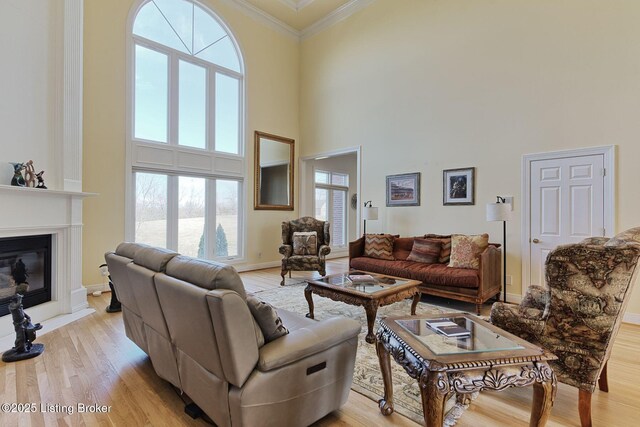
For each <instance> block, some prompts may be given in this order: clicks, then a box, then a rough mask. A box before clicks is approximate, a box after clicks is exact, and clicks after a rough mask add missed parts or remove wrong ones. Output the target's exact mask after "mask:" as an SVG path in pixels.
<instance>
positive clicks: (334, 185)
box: [315, 170, 349, 247]
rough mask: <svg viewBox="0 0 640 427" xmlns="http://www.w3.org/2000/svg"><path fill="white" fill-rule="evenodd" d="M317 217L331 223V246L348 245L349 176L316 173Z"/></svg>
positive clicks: (318, 171)
mask: <svg viewBox="0 0 640 427" xmlns="http://www.w3.org/2000/svg"><path fill="white" fill-rule="evenodd" d="M315 191H316V194H315V217H316V218H317V219H319V220H322V221H329V222H330V223H331V246H334V247H345V246H346V245H347V221H348V219H347V212H348V210H347V193H348V192H349V175H347V174H343V173H337V172H328V171H322V170H316V171H315Z"/></svg>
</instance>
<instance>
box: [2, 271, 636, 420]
mask: <svg viewBox="0 0 640 427" xmlns="http://www.w3.org/2000/svg"><path fill="white" fill-rule="evenodd" d="M345 268H346V260H345V259H337V260H331V261H329V262H328V264H327V272H328V273H334V272H339V271H343V270H344V269H345ZM279 273H280V272H279V269H276V268H273V269H266V270H259V271H251V272H245V273H241V276H242V278H243V281H244V284H245V287H246V289H247V291H248V292H250V293H252V292H257V291H260V290H264V289H270V288H276V287H277V286H279V283H280V275H279ZM316 275H317V273H312V272H311V273H310V272H294V273H293V278H292V279H288V280H290V281H291V282H300V281H302V280H304V279H305V278H308V277H312V276H316ZM109 298H110V294H108V293H105V294H103V295H102V296H100V297H92V296H89V303H90V305H91V306H92V307H94V308H95V309H96V313H94V314H92V315H90V316H87V317H85V318H82V319H80V320H77V321H75V322H73V323H71V324H69V325H67V326H64V327H62V328H59V329H57V330H55V331H52V332H49V333H47V334H45V335H41V336H40V337H38V339H37V342H40V343H43V344H44V345H45V347H46V348H45V352H44V354H43V355H41V356H39V357H37V358H35V359H31V360H27V361H22V362H17V363H8V364H5V363H3V362H0V404H1V403H16V402H19V403H35V404H36V411H35V412H31V413H6V412H2V411H0V426H9V425H11V426H14V425H18V426H78V425H86V426H116V425H119V426H139V425H153V426H205V425H208V424H207V423H206V422H205V421H203V420H192V419H191V418H190V417H189V416H188V415H186V414H185V413H184V403H183V401H182V399H181V397H180V396H179V395H178V394H177V393H176V392H175V391H174V390H173V388H172V387H171V386H170V385H169V384H168V383H167V382H165V381H163V380H161V379H160V378H158V376H157V375H156V374H155V372H154V371H153V368H152V366H151V363H150V361H149V358H148V357H147V356H146V355H145V354H144V353H143V352H142V351H141V350H140V349H139V348H138V347H137V346H136V345H135V344H133V343H132V342H131V341H129V339H128V338H127V337H126V336H125V334H124V326H123V324H122V315H121V314H108V313H106V312H105V311H104V308H105V307H106V306H107V305H108V303H109ZM429 302H430V303H437V304H441V305H443V306H446V307H450V308H457V309H463V310H468V311H472V310H473V309H474V307H473V305H472V304H465V303H458V302H454V301H449V300H445V299H432V298H429ZM489 309H490V305H489V304H487V305H485V307H484V309H483V314H488V312H489ZM28 311H29V310H27V312H28ZM33 320H34V321H38V319H33ZM5 321H6V319H5ZM639 353H640V326H637V325H629V324H623V325H622V327H621V330H620V333H619V334H618V337H617V339H616V343H615V344H614V347H613V352H612V355H611V359H610V361H609V390H610V391H609V393H603V392H600V391H596V392H595V393H594V395H593V401H592V412H593V422H594V425H596V426H632V425H637V423H638V414H640V381H639V380H640V374H638V362H637V360H638V356H637V355H638V354H639ZM392 363H394V362H392ZM531 400H532V393H531V392H530V391H529V390H526V389H509V390H506V391H504V392H501V393H483V394H481V395H480V397H478V399H477V400H476V401H474V402H473V403H472V404H471V406H470V408H469V409H468V410H467V411H466V412H465V413H464V414H463V415H462V418H461V419H460V421H459V422H458V426H460V427H471V426H474V427H476V426H516V425H522V426H526V425H528V419H529V410H530V405H531ZM78 403H83V404H85V405H92V404H97V405H105V406H107V407H110V409H109V411H108V412H107V413H95V412H85V413H78V406H77V404H78ZM41 404H43V405H45V406H43V407H41V406H40V405H41ZM55 405H58V406H57V407H56V406H55ZM577 407H578V392H577V390H576V389H575V388H572V387H569V386H566V385H565V384H559V390H558V395H557V397H556V401H555V404H554V407H553V410H552V414H551V418H550V420H549V423H548V424H547V425H549V426H579V425H580V423H579V418H578V409H577ZM41 409H44V411H43V410H41ZM315 425H316V426H319V427H328V426H363V427H365V426H366V427H371V426H402V427H404V426H417V425H418V424H416V423H415V422H413V421H411V420H409V419H407V418H405V417H403V416H401V415H398V414H393V415H391V416H390V417H384V416H382V415H381V414H380V412H379V411H378V407H377V404H376V403H375V402H373V401H372V400H370V399H368V398H366V397H364V396H362V395H360V394H358V393H355V392H353V391H352V392H351V393H350V395H349V400H348V401H347V404H346V405H345V406H344V407H343V408H342V409H340V410H339V411H336V412H335V413H333V414H330V415H328V416H327V417H325V418H323V419H322V420H320V421H318V422H317V423H316V424H315Z"/></svg>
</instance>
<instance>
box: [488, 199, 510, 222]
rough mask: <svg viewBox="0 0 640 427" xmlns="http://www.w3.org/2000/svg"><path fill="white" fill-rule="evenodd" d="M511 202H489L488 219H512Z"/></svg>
mask: <svg viewBox="0 0 640 427" xmlns="http://www.w3.org/2000/svg"><path fill="white" fill-rule="evenodd" d="M510 220H511V204H509V203H487V221H510Z"/></svg>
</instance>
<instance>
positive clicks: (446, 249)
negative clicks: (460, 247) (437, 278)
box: [424, 234, 451, 264]
mask: <svg viewBox="0 0 640 427" xmlns="http://www.w3.org/2000/svg"><path fill="white" fill-rule="evenodd" d="M424 237H425V238H426V239H436V240H440V241H441V242H442V249H440V256H439V257H438V262H439V263H440V264H449V259H450V258H451V235H448V236H443V235H440V234H427V235H425V236H424Z"/></svg>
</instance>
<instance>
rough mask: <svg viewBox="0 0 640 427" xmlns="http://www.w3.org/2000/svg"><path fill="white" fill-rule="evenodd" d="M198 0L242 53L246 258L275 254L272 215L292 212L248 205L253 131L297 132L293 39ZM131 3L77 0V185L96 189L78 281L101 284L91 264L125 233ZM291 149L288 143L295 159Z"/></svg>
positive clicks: (216, 2)
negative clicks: (80, 45)
mask: <svg viewBox="0 0 640 427" xmlns="http://www.w3.org/2000/svg"><path fill="white" fill-rule="evenodd" d="M135 3H136V4H138V2H135ZM202 3H203V4H206V5H208V6H210V7H211V9H213V10H214V11H215V12H216V13H217V14H218V16H220V17H221V18H222V19H223V20H224V21H225V23H226V24H227V25H228V26H229V28H230V29H231V31H232V32H233V33H234V35H235V36H236V40H237V41H238V44H239V45H240V48H241V50H242V53H243V56H244V60H245V75H246V77H245V79H246V80H245V88H246V105H247V109H246V127H245V130H246V134H245V139H246V145H245V150H246V161H247V163H246V164H247V179H246V186H245V189H246V191H245V205H246V206H247V209H246V212H247V215H246V221H247V223H246V224H247V226H246V227H245V230H246V233H247V235H248V238H247V247H246V249H245V253H246V258H247V262H248V263H251V264H256V263H262V262H267V261H277V260H278V259H280V256H279V255H278V244H279V240H280V222H281V221H283V220H288V219H292V218H295V217H296V212H277V211H254V210H253V209H252V208H253V131H254V130H261V131H264V132H269V133H274V134H277V135H283V136H286V137H289V138H294V139H296V140H297V139H298V134H299V128H298V124H299V117H298V112H299V106H298V101H299V64H300V60H299V44H298V42H297V41H296V40H294V39H292V38H290V37H288V36H285V35H283V34H281V33H279V32H276V31H274V30H272V29H270V28H268V27H266V26H265V25H263V24H261V23H260V22H258V21H256V20H254V19H252V18H249V17H248V16H247V15H245V14H243V13H242V12H240V11H239V10H238V9H236V8H234V7H230V6H229V5H228V3H226V2H223V1H220V0H207V1H203V2H202ZM133 4H134V0H110V1H102V0H87V1H85V21H84V33H85V37H84V158H83V162H84V163H83V164H84V175H83V176H84V183H83V190H84V191H90V192H96V193H100V196H99V197H95V198H91V199H88V200H87V201H86V202H85V205H84V223H85V226H84V233H83V249H84V251H83V252H84V253H83V266H82V267H83V283H84V284H85V285H92V284H99V283H102V278H101V277H100V275H99V271H98V266H99V265H100V264H101V263H103V262H104V257H103V254H104V252H105V251H108V250H113V249H114V248H115V247H116V245H117V244H118V243H119V242H121V241H123V240H124V238H125V236H124V218H125V198H124V195H125V168H126V163H125V143H126V135H125V131H126V121H125V120H126V117H125V106H126V88H125V83H126V78H127V70H126V43H127V38H126V35H127V31H128V27H127V25H128V24H127V18H128V14H129V11H130V9H131V7H132V5H133ZM297 154H298V152H297V150H296V158H297ZM262 224H269V225H268V226H262ZM258 254H261V256H258ZM239 267H241V266H239Z"/></svg>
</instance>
